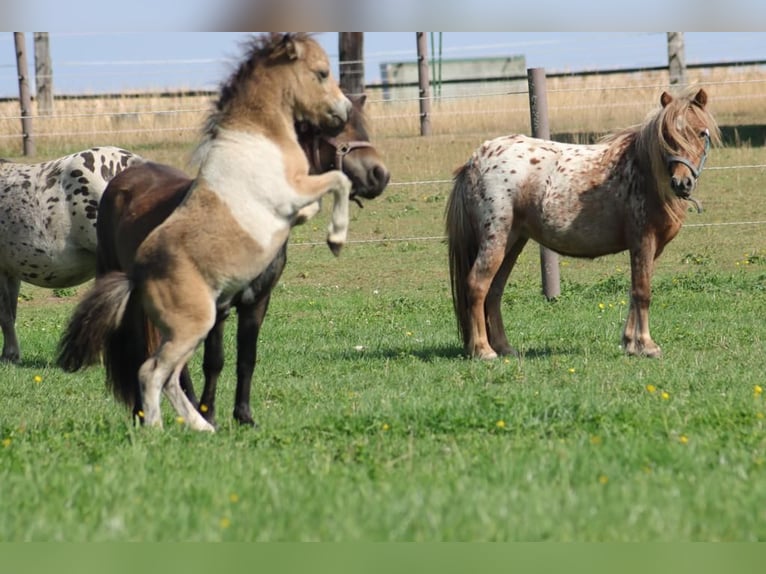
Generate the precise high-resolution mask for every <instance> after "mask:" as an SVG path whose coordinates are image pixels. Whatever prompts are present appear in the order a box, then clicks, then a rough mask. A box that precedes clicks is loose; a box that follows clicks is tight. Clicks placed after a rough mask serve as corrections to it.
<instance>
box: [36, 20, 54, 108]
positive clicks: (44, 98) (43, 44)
mask: <svg viewBox="0 0 766 574" xmlns="http://www.w3.org/2000/svg"><path fill="white" fill-rule="evenodd" d="M34 40H35V42H34V43H35V99H36V100H37V113H38V114H39V115H41V116H47V115H50V114H52V113H53V66H52V65H51V48H50V40H49V36H48V32H35V33H34Z"/></svg>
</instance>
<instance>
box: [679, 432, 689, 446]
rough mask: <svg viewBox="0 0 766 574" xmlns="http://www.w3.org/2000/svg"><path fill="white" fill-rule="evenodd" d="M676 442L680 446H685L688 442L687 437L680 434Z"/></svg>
mask: <svg viewBox="0 0 766 574" xmlns="http://www.w3.org/2000/svg"><path fill="white" fill-rule="evenodd" d="M678 442H680V443H681V444H687V443H688V442H689V437H687V436H686V435H685V434H682V435H681V436H680V437H678Z"/></svg>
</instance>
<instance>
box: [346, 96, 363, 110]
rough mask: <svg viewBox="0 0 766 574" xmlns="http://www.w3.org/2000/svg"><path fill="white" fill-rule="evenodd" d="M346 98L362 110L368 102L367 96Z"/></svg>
mask: <svg viewBox="0 0 766 574" xmlns="http://www.w3.org/2000/svg"><path fill="white" fill-rule="evenodd" d="M346 97H347V98H348V99H349V100H351V103H353V104H354V105H355V106H357V107H358V108H360V109H361V108H363V107H364V103H365V102H366V101H367V94H346Z"/></svg>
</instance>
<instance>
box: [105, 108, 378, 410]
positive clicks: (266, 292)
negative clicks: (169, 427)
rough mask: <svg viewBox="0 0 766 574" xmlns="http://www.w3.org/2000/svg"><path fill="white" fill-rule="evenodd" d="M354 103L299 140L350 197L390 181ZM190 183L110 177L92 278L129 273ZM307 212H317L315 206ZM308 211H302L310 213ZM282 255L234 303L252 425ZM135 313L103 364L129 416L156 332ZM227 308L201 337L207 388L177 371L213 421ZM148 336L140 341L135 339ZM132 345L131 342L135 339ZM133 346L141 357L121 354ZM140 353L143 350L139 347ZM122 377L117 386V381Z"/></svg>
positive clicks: (148, 174)
mask: <svg viewBox="0 0 766 574" xmlns="http://www.w3.org/2000/svg"><path fill="white" fill-rule="evenodd" d="M349 99H350V100H351V102H352V104H353V107H352V109H351V114H350V117H349V121H348V122H347V123H346V127H345V128H344V130H343V132H342V133H340V134H338V135H337V136H335V137H330V136H326V135H324V134H321V133H319V132H317V130H315V129H313V128H311V127H309V126H306V125H301V126H297V132H298V137H299V141H300V142H301V145H302V146H303V148H304V152H305V154H306V156H307V158H308V159H309V162H310V170H311V173H323V172H325V171H329V170H331V169H341V170H342V171H343V172H344V173H345V174H346V175H347V176H348V177H349V178H350V179H351V182H352V184H353V187H352V190H351V198H352V199H355V200H358V198H363V199H373V198H375V197H377V196H378V195H380V194H381V193H382V192H383V190H384V189H385V187H386V185H387V184H388V180H389V178H390V174H389V172H388V169H387V168H386V166H385V164H384V163H383V161H382V160H381V158H380V155H379V154H378V151H377V150H376V149H375V147H374V146H373V145H372V144H371V143H370V141H369V140H370V136H369V135H368V129H367V126H366V121H365V118H364V103H365V101H366V97H365V96H349ZM191 184H192V180H191V179H190V178H189V177H187V176H186V174H184V173H183V172H181V171H179V170H176V169H175V168H172V167H170V166H165V165H161V164H156V163H153V162H146V163H143V164H141V165H137V166H135V167H132V168H130V169H127V170H125V171H124V172H122V173H121V174H120V175H118V176H117V177H115V178H114V179H113V180H112V181H111V182H110V184H109V185H108V186H107V188H106V190H105V191H104V195H103V197H102V199H101V203H100V205H99V212H98V224H97V228H96V231H97V234H98V253H97V266H96V267H97V269H96V275H97V276H101V275H104V274H106V273H108V272H110V271H129V270H130V269H131V268H132V267H133V260H134V258H135V255H136V251H137V249H138V246H139V245H140V244H141V243H142V242H143V240H144V239H145V238H146V236H147V235H148V234H149V233H150V232H151V231H152V230H153V229H154V228H155V227H157V226H158V225H160V224H161V223H162V222H163V221H165V219H167V218H168V216H169V215H170V214H171V213H172V212H173V211H174V210H175V209H176V207H178V205H180V203H181V202H182V201H183V199H184V197H186V193H187V192H188V190H189V188H190V187H191ZM309 208H311V209H309V211H311V212H313V211H315V209H314V207H313V205H312V206H309ZM308 215H310V213H309V214H307V216H308ZM286 260H287V243H285V244H284V245H283V246H282V248H281V249H280V251H279V254H278V255H277V256H276V258H275V259H274V260H273V261H272V262H271V263H270V264H269V266H268V268H267V269H266V270H265V271H264V272H263V273H261V274H260V275H259V276H258V277H257V278H256V279H254V280H253V281H252V282H251V283H250V284H249V285H248V286H247V287H246V288H245V289H244V290H243V291H241V292H239V293H238V294H237V295H235V296H234V298H233V299H232V300H231V306H233V307H235V308H236V309H237V391H236V397H235V403H234V418H235V420H237V421H238V422H240V423H243V424H249V425H253V424H254V421H253V417H252V414H251V409H250V389H251V383H252V377H253V370H254V368H255V361H256V354H257V341H258V334H259V333H260V329H261V325H262V323H263V320H264V318H265V315H266V311H267V309H268V305H269V301H270V298H271V292H272V290H273V289H274V287H276V285H277V282H278V281H279V278H280V277H281V275H282V271H283V269H284V267H285V263H286ZM132 309H133V310H135V312H137V313H138V314H139V315H138V316H135V317H131V318H130V320H128V321H126V323H125V328H123V329H118V331H117V332H115V334H114V335H113V336H112V337H111V338H110V339H109V340H108V341H107V342H106V343H105V347H104V357H103V360H104V365H105V367H106V374H107V382H108V384H109V385H110V386H112V387H113V388H116V389H122V390H123V391H124V390H126V389H132V390H131V392H130V393H129V394H128V396H126V397H124V400H125V402H127V403H128V404H133V406H134V413H138V412H140V411H141V410H142V406H141V404H140V399H141V397H140V393H139V383H138V377H137V371H138V367H139V366H140V365H141V364H142V363H143V362H144V361H145V360H146V359H147V358H148V356H149V354H151V352H152V350H153V349H154V348H155V347H156V345H157V344H158V337H157V334H156V330H155V329H153V328H152V326H151V325H150V324H148V322H147V318H146V315H145V314H144V313H143V310H142V309H141V308H140V307H139V306H137V305H133V306H132ZM229 312H230V306H225V307H219V308H218V314H217V317H216V323H215V326H214V327H213V329H212V330H211V331H210V333H209V334H208V336H207V338H206V339H205V346H204V351H205V352H204V359H203V362H202V369H203V372H204V375H205V388H204V391H203V392H202V396H201V400H200V401H197V399H196V397H195V395H194V391H193V386H192V383H191V379H190V377H189V372H188V369H186V368H184V369H183V370H182V372H181V379H180V382H181V386H182V388H183V389H184V391H185V392H186V394H187V396H189V398H190V399H191V401H192V403H193V404H195V405H196V406H197V407H198V410H199V411H200V413H201V414H202V416H203V417H204V418H205V419H206V420H207V421H208V422H210V423H211V424H215V411H216V408H215V404H216V401H215V398H216V388H217V383H218V377H219V375H220V373H221V371H222V370H223V361H224V349H223V335H224V324H225V320H226V318H227V316H228V315H229ZM143 337H147V338H148V341H147V342H146V343H144V344H138V345H136V344H134V343H133V342H135V341H139V340H141V338H143ZM132 343H133V344H132ZM126 349H135V350H136V351H137V352H139V354H138V355H131V354H128V353H126V351H125V350H126ZM141 351H143V352H141ZM118 378H123V379H127V380H125V381H122V382H120V383H116V382H115V379H118Z"/></svg>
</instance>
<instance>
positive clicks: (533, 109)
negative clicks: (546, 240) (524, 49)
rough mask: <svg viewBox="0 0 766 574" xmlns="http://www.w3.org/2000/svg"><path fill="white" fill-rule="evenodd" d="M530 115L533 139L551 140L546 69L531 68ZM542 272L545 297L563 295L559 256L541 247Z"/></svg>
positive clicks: (528, 78)
mask: <svg viewBox="0 0 766 574" xmlns="http://www.w3.org/2000/svg"><path fill="white" fill-rule="evenodd" d="M527 82H528V84H529V113H530V118H531V120H532V137H535V138H540V139H546V140H548V139H551V130H550V127H549V126H548V92H547V90H546V86H545V69H544V68H529V69H528V70H527ZM540 272H541V274H542V282H543V295H545V297H546V298H547V299H548V300H551V299H555V298H556V297H558V296H559V295H561V282H560V278H559V256H558V254H557V253H556V252H555V251H551V250H550V249H548V248H547V247H543V246H542V245H541V246H540Z"/></svg>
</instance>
